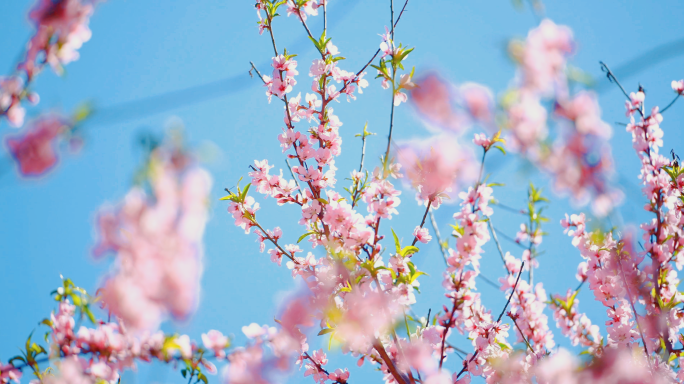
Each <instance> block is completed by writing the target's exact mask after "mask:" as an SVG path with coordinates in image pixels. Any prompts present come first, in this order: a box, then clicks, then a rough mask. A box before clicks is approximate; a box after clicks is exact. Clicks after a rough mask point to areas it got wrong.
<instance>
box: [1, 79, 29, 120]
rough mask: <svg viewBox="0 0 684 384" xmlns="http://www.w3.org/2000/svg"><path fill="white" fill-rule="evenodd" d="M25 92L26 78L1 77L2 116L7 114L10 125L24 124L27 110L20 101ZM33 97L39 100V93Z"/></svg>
mask: <svg viewBox="0 0 684 384" xmlns="http://www.w3.org/2000/svg"><path fill="white" fill-rule="evenodd" d="M24 93H25V89H24V79H22V78H21V77H19V76H11V77H0V116H2V115H5V116H7V120H8V121H9V123H10V125H12V126H14V127H21V126H22V125H23V124H24V116H25V115H26V111H25V110H24V108H23V107H22V106H21V103H20V102H21V99H22V96H23V95H24ZM33 99H34V101H36V102H37V95H35V96H33Z"/></svg>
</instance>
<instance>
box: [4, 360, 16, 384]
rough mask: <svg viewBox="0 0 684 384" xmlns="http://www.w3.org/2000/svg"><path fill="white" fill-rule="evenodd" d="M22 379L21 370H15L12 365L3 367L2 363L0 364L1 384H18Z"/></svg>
mask: <svg viewBox="0 0 684 384" xmlns="http://www.w3.org/2000/svg"><path fill="white" fill-rule="evenodd" d="M20 378H21V371H20V370H18V369H16V368H14V366H13V365H12V364H7V365H3V364H2V363H0V383H2V384H6V383H9V381H10V380H12V381H14V382H15V383H17V384H18V383H19V379H20Z"/></svg>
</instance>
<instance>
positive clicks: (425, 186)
mask: <svg viewBox="0 0 684 384" xmlns="http://www.w3.org/2000/svg"><path fill="white" fill-rule="evenodd" d="M397 158H398V159H399V163H400V164H401V165H402V168H403V170H404V174H405V175H406V176H407V178H408V179H409V180H410V182H411V185H412V186H413V187H414V188H415V189H416V190H417V191H418V199H419V200H420V201H424V202H426V203H427V202H428V201H431V202H432V204H433V206H434V208H438V207H439V204H440V203H441V201H442V199H443V198H444V196H446V195H447V193H448V192H450V191H451V190H452V187H455V186H459V185H463V184H465V183H468V182H470V181H472V180H473V179H474V178H475V173H476V172H477V171H476V170H475V166H474V165H473V160H472V157H471V155H470V153H469V152H467V151H466V150H465V149H463V148H461V147H460V146H459V145H458V144H457V142H456V141H455V140H454V139H452V138H449V137H434V138H432V139H430V140H428V141H424V142H415V141H413V142H410V143H406V144H403V145H400V147H399V149H398V151H397Z"/></svg>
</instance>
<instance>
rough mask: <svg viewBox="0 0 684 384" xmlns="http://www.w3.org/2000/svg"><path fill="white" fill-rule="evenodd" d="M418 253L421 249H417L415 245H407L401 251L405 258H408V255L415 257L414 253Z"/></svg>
mask: <svg viewBox="0 0 684 384" xmlns="http://www.w3.org/2000/svg"><path fill="white" fill-rule="evenodd" d="M418 251H420V249H418V247H416V246H415V245H407V246H405V247H404V248H402V249H401V251H400V252H399V254H400V255H401V256H403V257H406V256H408V255H413V254H414V253H418Z"/></svg>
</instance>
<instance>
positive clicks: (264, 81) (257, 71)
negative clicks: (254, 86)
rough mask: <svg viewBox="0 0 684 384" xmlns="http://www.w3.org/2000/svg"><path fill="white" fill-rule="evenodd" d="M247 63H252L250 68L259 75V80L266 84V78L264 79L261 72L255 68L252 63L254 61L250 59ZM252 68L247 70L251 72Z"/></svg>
mask: <svg viewBox="0 0 684 384" xmlns="http://www.w3.org/2000/svg"><path fill="white" fill-rule="evenodd" d="M249 64H251V65H252V69H253V70H255V71H256V74H257V76H259V78H260V79H261V81H263V83H264V84H266V80H264V77H263V76H261V72H259V70H258V69H257V67H256V65H254V63H252V62H251V61H250V62H249ZM252 69H250V70H249V72H250V74H251V72H252Z"/></svg>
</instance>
